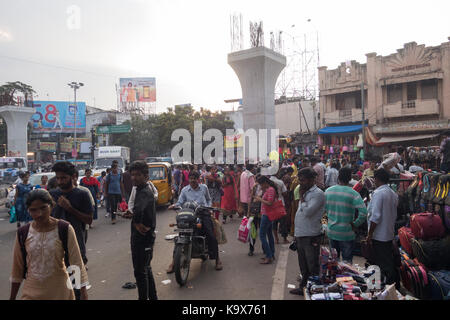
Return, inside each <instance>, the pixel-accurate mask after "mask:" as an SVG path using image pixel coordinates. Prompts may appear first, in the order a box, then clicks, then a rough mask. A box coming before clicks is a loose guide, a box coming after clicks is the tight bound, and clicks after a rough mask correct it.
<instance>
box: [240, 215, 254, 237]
mask: <svg viewBox="0 0 450 320" xmlns="http://www.w3.org/2000/svg"><path fill="white" fill-rule="evenodd" d="M252 221H253V217H251V218H247V217H244V218H242V221H241V224H240V226H239V230H238V240H239V241H241V242H243V243H247V242H248V241H249V238H250V229H251V225H252Z"/></svg>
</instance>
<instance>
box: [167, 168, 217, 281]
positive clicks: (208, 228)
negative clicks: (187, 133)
mask: <svg viewBox="0 0 450 320" xmlns="http://www.w3.org/2000/svg"><path fill="white" fill-rule="evenodd" d="M199 178H200V174H199V173H198V172H197V171H191V172H190V173H189V185H187V186H186V187H184V188H183V190H181V193H180V197H179V198H178V201H177V203H175V204H173V205H171V206H170V207H169V209H174V208H176V207H182V206H183V204H184V203H186V202H193V201H195V202H197V204H199V205H201V206H206V207H210V206H211V196H210V195H209V190H208V187H207V186H206V185H204V184H199V183H198V179H199ZM200 219H201V222H202V229H203V231H204V232H205V234H206V242H207V244H208V250H209V258H210V259H212V260H216V270H218V271H219V270H222V268H223V267H222V262H221V261H220V259H219V244H218V243H217V239H216V237H215V235H214V224H213V222H212V220H211V217H210V216H209V215H208V216H204V215H202V216H201V217H200ZM166 272H167V273H173V272H174V269H173V261H172V263H171V265H170V266H169V268H168V269H167V271H166Z"/></svg>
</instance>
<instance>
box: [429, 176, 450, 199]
mask: <svg viewBox="0 0 450 320" xmlns="http://www.w3.org/2000/svg"><path fill="white" fill-rule="evenodd" d="M449 176H450V175H448V174H443V175H441V176H440V177H439V180H438V183H437V186H436V190H435V192H434V197H433V199H432V201H433V203H435V204H439V205H442V204H444V202H445V199H446V198H447V195H448V188H449V185H450V181H449Z"/></svg>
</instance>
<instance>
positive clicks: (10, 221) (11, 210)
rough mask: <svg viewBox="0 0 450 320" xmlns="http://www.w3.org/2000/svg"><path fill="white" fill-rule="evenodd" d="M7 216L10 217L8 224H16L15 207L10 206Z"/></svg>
mask: <svg viewBox="0 0 450 320" xmlns="http://www.w3.org/2000/svg"><path fill="white" fill-rule="evenodd" d="M9 214H10V215H11V216H10V217H9V223H14V222H17V214H16V206H12V207H11V209H10V210H9Z"/></svg>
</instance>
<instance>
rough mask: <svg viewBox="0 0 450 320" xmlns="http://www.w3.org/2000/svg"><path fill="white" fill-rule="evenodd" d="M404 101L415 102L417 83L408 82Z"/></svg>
mask: <svg viewBox="0 0 450 320" xmlns="http://www.w3.org/2000/svg"><path fill="white" fill-rule="evenodd" d="M406 97H407V98H406V99H407V100H408V101H414V100H417V83H416V82H409V83H407V85H406Z"/></svg>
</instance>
